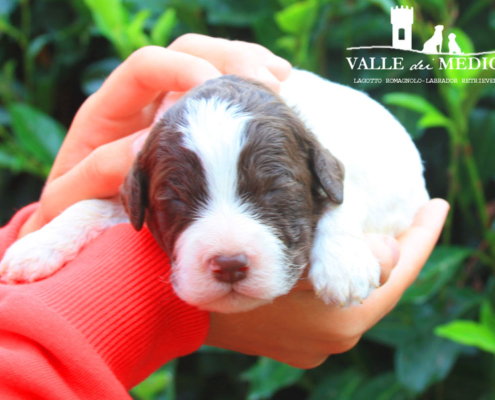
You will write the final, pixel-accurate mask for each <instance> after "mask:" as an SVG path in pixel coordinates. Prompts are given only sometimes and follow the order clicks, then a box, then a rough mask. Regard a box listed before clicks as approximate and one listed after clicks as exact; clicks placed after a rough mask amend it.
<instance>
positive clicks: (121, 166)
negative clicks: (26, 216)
mask: <svg viewBox="0 0 495 400" xmlns="http://www.w3.org/2000/svg"><path fill="white" fill-rule="evenodd" d="M148 133H149V129H145V130H143V131H140V132H137V133H135V134H133V135H130V136H127V137H125V138H122V139H119V140H116V141H114V142H112V143H108V144H105V145H103V146H100V147H98V148H97V149H96V150H94V151H93V152H92V153H91V154H90V155H89V156H88V157H86V158H85V159H84V160H83V161H81V162H80V163H79V164H78V165H76V166H75V167H74V168H72V169H71V170H70V171H69V172H67V173H66V174H64V175H62V176H60V177H59V178H57V179H55V180H54V181H53V182H52V183H50V185H47V187H46V189H45V190H44V191H43V194H42V197H41V206H43V205H44V204H49V205H50V207H49V208H48V207H46V208H45V209H42V212H43V216H44V219H45V221H44V223H46V222H48V221H50V220H51V219H53V218H54V217H56V216H57V215H58V214H60V213H61V212H62V211H63V210H65V209H66V208H67V207H69V206H70V205H72V204H74V203H76V202H78V201H81V200H86V199H101V198H110V197H113V196H115V195H118V193H119V189H120V185H121V184H122V182H123V180H124V178H125V176H126V175H127V173H128V171H129V169H130V168H131V166H132V163H133V160H134V156H135V153H136V152H137V151H138V150H139V149H140V147H141V146H142V144H143V142H144V140H145V138H146V136H147V134H148Z"/></svg>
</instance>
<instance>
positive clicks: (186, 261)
mask: <svg viewBox="0 0 495 400" xmlns="http://www.w3.org/2000/svg"><path fill="white" fill-rule="evenodd" d="M427 201H428V193H427V191H426V189H425V183H424V179H423V166H422V163H421V159H420V156H419V154H418V151H417V150H416V147H415V146H414V144H413V142H412V141H411V139H410V137H409V135H408V134H407V132H406V131H405V130H404V128H403V127H402V126H401V125H400V124H399V122H397V120H396V119H395V118H394V117H393V116H392V115H391V114H390V113H389V112H388V111H387V110H386V109H385V108H383V107H382V106H381V105H379V104H378V103H377V102H375V101H374V100H372V99H370V98H369V97H368V96H367V95H366V94H364V93H361V92H359V91H356V90H353V89H351V88H349V87H345V86H341V85H338V84H335V83H331V82H329V81H326V80H324V79H322V78H319V77H318V76H316V75H314V74H311V73H309V72H305V71H299V70H293V71H292V73H291V76H290V77H289V79H288V80H287V81H285V82H283V83H282V85H281V92H280V96H278V95H276V94H274V93H273V92H272V91H271V90H269V89H267V88H266V87H265V86H263V85H261V84H259V83H256V82H253V81H249V80H245V79H242V78H239V77H235V76H223V77H221V78H217V79H213V80H211V81H208V82H206V83H205V84H203V85H201V86H199V87H197V88H195V89H193V90H191V91H190V92H189V93H188V94H187V95H186V96H184V97H183V98H182V99H181V100H179V101H178V102H177V103H176V104H175V105H174V106H173V107H171V108H170V109H169V110H167V111H166V112H165V114H164V115H163V117H161V118H160V119H159V121H158V122H157V123H156V124H155V126H154V127H153V130H152V132H151V134H150V136H149V137H148V139H147V142H146V143H145V145H144V147H143V149H142V150H141V152H140V154H139V155H138V157H137V159H136V161H135V163H134V167H133V169H132V171H131V172H130V174H129V175H128V177H127V179H126V182H125V184H124V185H123V190H122V203H117V202H111V201H105V200H86V201H83V202H80V203H77V204H75V205H73V206H72V207H70V208H69V209H67V210H66V211H65V212H63V213H62V214H61V215H60V216H59V217H57V218H55V219H54V220H53V221H52V222H51V223H49V224H48V225H46V226H45V227H43V228H42V229H41V230H39V231H37V232H33V233H31V234H29V235H27V236H25V237H24V238H22V239H20V240H19V241H17V242H16V243H15V244H14V245H13V246H12V247H11V248H10V249H9V250H8V251H7V253H6V255H5V257H4V259H3V260H2V262H1V264H0V276H1V279H2V280H3V281H7V282H26V281H35V280H38V279H41V278H44V277H46V276H49V275H51V274H53V273H54V272H56V271H57V270H58V269H59V268H61V267H62V266H63V265H64V263H66V262H67V261H69V260H71V259H73V258H74V257H75V256H76V255H77V252H78V251H79V250H80V249H81V248H82V247H83V246H84V245H85V244H86V243H88V242H89V241H91V240H92V239H93V238H94V237H95V236H97V235H98V234H100V233H101V232H102V231H104V230H105V229H107V228H109V227H110V226H113V225H115V224H118V223H125V222H129V220H130V222H131V223H132V225H133V226H134V227H135V228H136V229H138V230H139V229H141V228H142V227H143V224H144V223H146V224H147V226H148V228H149V229H150V231H151V232H152V234H153V235H154V237H155V239H156V240H157V242H158V243H159V245H160V246H161V247H162V249H163V250H164V251H165V252H166V253H167V254H168V256H169V258H170V262H171V265H172V284H173V287H174V289H175V291H176V292H177V294H178V295H179V296H180V297H181V298H182V299H183V300H184V301H186V302H187V303H189V304H192V305H195V306H197V307H199V308H201V309H205V310H210V311H217V312H238V311H245V310H250V309H252V308H255V307H257V306H260V305H262V304H265V303H268V302H270V301H272V300H273V299H274V298H276V297H278V296H282V295H284V294H286V293H287V292H288V291H289V290H290V289H291V288H292V287H293V286H294V285H295V283H296V282H297V280H298V279H299V278H300V277H301V274H302V272H303V270H304V268H305V267H306V266H307V265H308V264H310V271H309V278H310V279H311V281H312V283H313V285H314V288H315V291H316V293H317V294H318V295H319V296H320V297H321V298H322V300H323V301H325V302H334V303H336V304H340V305H348V304H352V303H355V302H360V301H362V300H363V299H365V298H366V297H367V296H368V295H369V293H370V291H371V290H372V289H373V288H375V287H377V286H378V284H379V275H380V267H379V263H378V261H377V260H376V258H375V257H374V256H373V254H372V253H371V251H370V249H369V247H368V245H367V243H366V241H365V240H364V236H363V235H364V233H370V232H377V233H383V234H388V235H394V236H396V235H398V234H400V233H401V232H402V231H404V230H405V229H406V228H407V227H409V226H410V225H411V223H412V221H413V217H414V215H415V213H416V211H417V210H418V209H419V208H420V207H421V206H422V205H423V204H425V203H426V202H427ZM124 210H125V211H124Z"/></svg>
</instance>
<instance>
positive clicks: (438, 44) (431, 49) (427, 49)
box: [423, 25, 443, 54]
mask: <svg viewBox="0 0 495 400" xmlns="http://www.w3.org/2000/svg"><path fill="white" fill-rule="evenodd" d="M442 42H443V25H437V26H435V33H434V34H433V36H432V37H431V38H430V39H429V40H427V41H426V42H425V44H424V46H423V53H426V54H437V53H441V52H442Z"/></svg>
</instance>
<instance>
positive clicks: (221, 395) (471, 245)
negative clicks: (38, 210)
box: [0, 0, 495, 400]
mask: <svg viewBox="0 0 495 400" xmlns="http://www.w3.org/2000/svg"><path fill="white" fill-rule="evenodd" d="M396 4H400V5H408V6H413V7H414V10H415V22H414V25H413V30H414V31H413V47H414V48H419V47H420V45H421V44H422V43H424V41H426V40H427V39H428V38H429V37H430V36H431V33H432V32H433V28H434V26H435V25H438V24H443V25H444V26H445V31H444V32H445V33H444V49H443V50H444V51H446V49H447V47H446V46H447V39H446V38H447V35H448V34H449V33H455V34H456V40H457V43H458V44H459V45H460V46H461V48H462V49H463V51H464V52H465V53H469V52H473V51H474V50H476V51H487V50H493V49H495V41H494V40H493V38H494V33H495V22H494V21H495V11H494V10H493V9H492V8H493V7H491V4H490V2H489V1H486V0H476V1H468V0H458V1H450V0H449V1H447V0H435V1H429V0H399V1H393V0H356V1H353V2H337V1H330V0H239V1H228V0H191V1H187V2H185V1H180V0H108V1H106V0H105V1H100V0H68V1H67V0H36V1H34V0H31V1H29V0H0V42H1V46H0V188H1V190H2V191H3V192H2V193H3V196H1V197H0V198H1V200H2V201H3V203H4V204H2V207H0V212H2V213H3V214H1V218H2V220H3V221H5V220H6V219H7V218H9V216H10V215H11V211H12V210H14V209H16V208H19V207H20V206H22V205H24V204H27V203H29V202H31V201H33V200H36V199H37V198H38V196H39V192H38V193H36V190H39V189H36V188H39V187H41V180H40V178H45V177H46V176H47V174H48V172H49V170H50V166H51V164H52V162H53V159H54V156H55V154H56V152H57V150H58V148H59V146H60V144H61V141H62V139H63V137H64V135H65V132H66V127H68V126H69V125H70V122H71V120H72V118H73V116H74V114H75V112H76V110H77V109H78V107H79V106H80V104H81V103H82V102H83V101H84V99H85V98H86V97H87V96H88V95H90V94H92V93H94V92H95V91H96V90H97V89H98V88H99V87H100V86H101V84H102V82H103V81H104V80H105V78H106V77H107V76H108V75H109V74H110V73H111V72H112V71H113V70H114V69H115V68H116V67H117V66H118V65H119V64H120V63H121V62H122V60H123V59H124V58H125V57H127V56H128V55H129V54H131V53H132V52H133V51H134V50H136V49H138V48H140V47H142V46H146V45H161V46H164V45H167V44H168V43H170V42H171V41H172V40H173V39H175V38H176V37H177V36H179V35H180V34H183V33H186V32H197V33H203V34H210V35H212V36H221V37H226V38H230V39H239V40H247V41H255V42H258V43H260V44H262V45H264V46H266V47H268V48H269V49H270V50H271V51H273V52H275V53H277V54H278V55H280V56H282V57H285V58H287V59H289V61H291V62H292V63H293V65H295V66H298V67H300V68H306V69H310V70H313V71H315V72H318V73H320V74H321V75H324V76H327V77H329V78H330V79H332V80H334V81H337V82H341V83H343V84H347V85H350V86H353V87H355V88H357V89H361V90H365V91H367V92H368V93H369V94H370V95H371V96H372V97H373V98H376V99H379V100H382V101H383V102H384V103H385V104H386V105H387V106H388V107H390V110H391V111H392V112H393V113H394V114H395V115H396V117H397V118H398V119H399V120H400V121H401V122H402V123H403V124H404V125H405V126H406V128H407V129H408V130H409V131H410V133H411V136H412V137H413V138H414V139H415V140H416V143H417V145H418V147H419V149H420V152H421V154H422V157H423V159H424V163H425V169H426V178H427V183H428V188H429V190H430V193H431V194H432V196H440V197H445V198H447V199H448V201H449V203H450V204H451V210H452V211H451V213H450V215H449V219H448V221H447V224H446V227H445V231H444V234H443V237H442V244H441V245H439V246H437V248H436V249H435V250H434V252H433V254H432V256H431V258H430V260H428V262H427V264H426V265H425V267H424V269H423V271H422V272H421V274H420V276H419V277H418V279H417V282H416V283H415V284H414V285H413V286H411V287H410V288H409V289H408V290H407V292H406V293H405V295H404V296H403V298H402V300H401V301H400V303H399V304H398V305H397V307H396V308H395V309H394V310H393V311H392V312H391V313H390V314H389V315H387V316H386V317H385V318H384V319H382V320H381V321H380V322H379V323H378V324H377V325H376V326H375V327H374V328H373V329H371V330H370V331H369V332H367V333H366V334H365V337H364V338H363V340H361V342H360V343H359V344H358V345H357V347H356V348H354V349H353V350H351V351H349V352H347V353H345V354H342V355H333V356H332V357H330V358H329V360H328V361H327V362H325V363H324V364H323V365H322V366H320V367H318V368H316V369H314V370H308V371H303V370H300V369H297V368H292V367H290V366H287V365H283V364H280V363H278V362H275V361H273V360H269V359H266V358H254V357H249V356H245V355H241V354H236V353H233V352H228V351H225V350H218V349H213V348H208V347H203V348H202V349H201V350H200V351H198V352H196V353H195V354H193V355H191V356H188V357H184V358H181V359H179V360H177V361H174V362H171V363H169V364H167V365H166V366H164V367H163V368H161V369H160V370H159V371H157V372H156V373H155V374H153V375H151V376H150V377H149V378H148V379H147V380H146V381H144V382H143V383H141V384H140V385H138V386H136V387H135V388H134V389H133V390H132V391H131V394H132V396H133V397H134V398H136V399H139V400H141V399H142V400H151V399H167V400H172V399H199V400H203V399H204V400H207V399H208V400H209V399H215V400H223V399H225V400H232V399H246V398H249V399H268V398H272V399H276V400H281V399H293V398H297V399H301V400H304V399H306V400H332V399H336V400H346V399H352V400H361V399H362V400H368V399H372V400H375V399H376V400H411V399H425V400H427V399H448V400H464V399H476V400H489V399H493V398H495V383H494V381H493V374H494V372H495V369H494V366H495V359H494V355H493V353H495V351H494V349H495V327H494V324H495V322H494V320H495V314H494V311H493V306H492V305H493V301H494V300H495V284H494V282H495V280H494V278H493V276H492V275H493V272H494V271H495V238H494V237H495V234H494V222H493V219H494V215H495V157H493V149H494V148H495V112H494V109H495V91H494V90H493V84H467V83H462V79H465V78H474V77H476V78H492V77H494V71H493V70H491V69H487V70H482V69H479V70H469V69H465V70H463V69H459V70H454V69H450V70H439V69H438V68H436V69H434V70H431V71H409V70H408V67H409V66H411V65H412V64H414V63H417V62H418V61H420V60H423V61H424V62H425V63H428V62H431V63H434V60H433V58H434V57H436V56H434V55H433V56H424V55H422V54H411V55H410V56H408V57H407V58H405V59H404V61H405V64H406V68H405V70H404V71H369V70H359V71H358V70H353V71H352V70H350V68H349V67H348V65H347V63H346V62H345V57H349V56H358V55H365V54H364V53H363V54H359V53H352V54H351V53H350V52H348V51H346V50H345V49H346V48H347V47H353V46H365V45H376V44H383V45H388V44H390V33H391V27H390V15H389V9H390V7H392V6H395V5H396ZM373 56H375V57H377V59H379V57H380V56H390V53H381V52H380V50H377V51H376V52H373ZM397 56H403V54H398V55H397ZM487 57H488V59H490V58H491V57H494V56H487ZM445 60H446V61H447V62H449V60H451V61H450V62H452V63H454V62H455V57H450V56H445ZM467 60H468V61H467V62H469V58H468V59H467ZM398 77H410V78H438V79H447V78H450V79H453V78H456V79H458V83H457V84H455V83H451V84H448V83H445V84H424V85H419V84H414V85H399V84H393V85H392V84H385V83H384V82H385V79H386V78H398ZM356 78H382V83H381V84H380V83H373V84H356V83H355V82H354V79H356ZM356 112H357V113H359V110H357V111H356ZM356 117H359V115H357V116H356ZM330 119H331V114H330V110H329V120H330ZM391 151H393V149H391ZM33 188H34V189H33ZM478 314H479V318H478ZM301 345H304V344H301ZM468 346H469V347H468ZM473 346H474V347H473ZM478 348H479V349H481V351H480V350H478Z"/></svg>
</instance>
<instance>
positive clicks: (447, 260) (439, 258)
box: [401, 246, 472, 304]
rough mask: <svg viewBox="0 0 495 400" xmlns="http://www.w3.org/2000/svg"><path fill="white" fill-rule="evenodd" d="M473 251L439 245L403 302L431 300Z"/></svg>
mask: <svg viewBox="0 0 495 400" xmlns="http://www.w3.org/2000/svg"><path fill="white" fill-rule="evenodd" d="M471 253H472V250H471V249H469V248H465V247H446V246H437V247H436V248H435V249H434V250H433V253H432V254H431V256H430V258H429V259H428V261H427V262H426V264H425V266H424V267H423V269H422V270H421V273H420V274H419V276H418V278H417V279H416V281H415V282H414V284H413V285H412V286H410V287H409V289H407V291H406V292H405V293H404V296H403V297H402V299H401V302H404V303H408V302H411V303H416V304H421V303H425V302H427V301H428V300H430V299H431V298H432V297H433V296H434V295H435V294H437V293H438V291H439V290H440V289H442V288H443V287H444V286H445V285H446V284H447V283H448V282H449V281H450V280H451V279H452V277H453V276H454V274H455V273H456V272H457V271H458V269H459V268H460V267H461V265H462V263H463V261H464V260H465V259H466V258H467V257H469V255H470V254H471Z"/></svg>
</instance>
